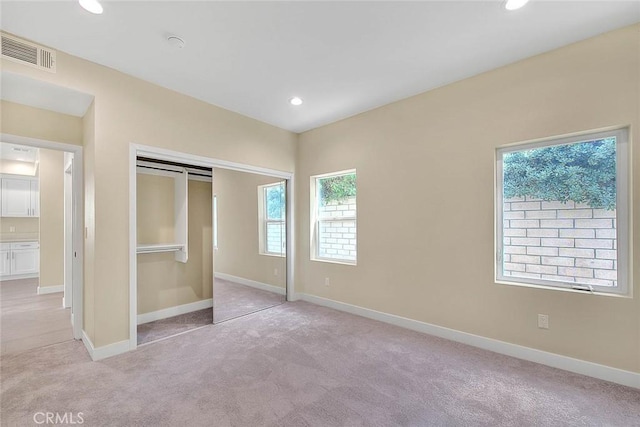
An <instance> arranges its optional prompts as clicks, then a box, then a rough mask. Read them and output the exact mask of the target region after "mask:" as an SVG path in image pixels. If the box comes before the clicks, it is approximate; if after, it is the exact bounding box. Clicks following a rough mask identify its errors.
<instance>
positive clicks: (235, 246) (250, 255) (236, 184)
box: [213, 169, 286, 288]
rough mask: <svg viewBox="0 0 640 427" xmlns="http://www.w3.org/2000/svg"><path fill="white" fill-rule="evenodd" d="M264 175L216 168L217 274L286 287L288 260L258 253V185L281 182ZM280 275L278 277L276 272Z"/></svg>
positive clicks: (214, 185)
mask: <svg viewBox="0 0 640 427" xmlns="http://www.w3.org/2000/svg"><path fill="white" fill-rule="evenodd" d="M280 181H282V180H281V179H277V178H271V177H268V176H263V175H256V174H250V173H245V172H236V171H232V170H228V169H215V171H214V184H213V187H214V194H216V196H217V200H218V250H217V251H216V253H215V269H216V273H225V274H230V275H232V276H236V277H242V278H244V279H249V280H255V281H257V282H261V283H266V284H269V285H273V286H279V287H282V288H284V287H285V286H286V279H285V278H286V258H284V257H276V256H270V255H261V254H260V253H259V252H258V249H259V247H258V186H259V185H264V184H271V183H274V182H280ZM276 269H277V270H278V275H275V270H276Z"/></svg>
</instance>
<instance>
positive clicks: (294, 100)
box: [289, 96, 302, 105]
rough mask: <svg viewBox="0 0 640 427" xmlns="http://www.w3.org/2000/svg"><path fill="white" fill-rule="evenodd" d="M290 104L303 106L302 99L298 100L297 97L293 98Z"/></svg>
mask: <svg viewBox="0 0 640 427" xmlns="http://www.w3.org/2000/svg"><path fill="white" fill-rule="evenodd" d="M289 102H290V103H291V105H302V99H301V98H298V97H297V96H294V97H293V98H291V99H290V100H289Z"/></svg>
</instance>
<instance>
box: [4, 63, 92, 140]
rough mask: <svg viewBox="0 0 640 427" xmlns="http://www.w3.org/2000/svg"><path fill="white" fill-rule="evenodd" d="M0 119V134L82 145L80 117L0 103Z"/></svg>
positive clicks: (10, 103) (6, 102)
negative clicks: (0, 132) (0, 131)
mask: <svg viewBox="0 0 640 427" xmlns="http://www.w3.org/2000/svg"><path fill="white" fill-rule="evenodd" d="M1 64H2V68H4V65H5V64H6V62H4V61H3V62H2V63H1ZM16 65H17V64H16ZM20 68H22V67H20ZM0 118H1V120H0V124H1V130H2V133H8V134H11V135H20V136H28V137H30V138H37V139H45V140H49V141H56V142H64V143H67V144H74V145H82V119H81V118H80V117H75V116H70V115H68V114H61V113H54V112H53V111H47V110H42V109H39V108H33V107H29V106H26V105H22V104H16V103H13V102H8V101H0Z"/></svg>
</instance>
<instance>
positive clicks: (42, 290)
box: [38, 285, 64, 295]
mask: <svg viewBox="0 0 640 427" xmlns="http://www.w3.org/2000/svg"><path fill="white" fill-rule="evenodd" d="M57 292H64V285H57V286H38V295H47V294H55V293H57Z"/></svg>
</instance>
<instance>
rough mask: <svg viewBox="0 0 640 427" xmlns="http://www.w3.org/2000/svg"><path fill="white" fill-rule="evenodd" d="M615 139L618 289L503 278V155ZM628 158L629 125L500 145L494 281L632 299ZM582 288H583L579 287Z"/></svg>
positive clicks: (495, 174) (516, 277)
mask: <svg viewBox="0 0 640 427" xmlns="http://www.w3.org/2000/svg"><path fill="white" fill-rule="evenodd" d="M609 137H615V138H616V168H617V172H616V193H617V196H616V199H617V200H616V217H615V219H614V221H616V223H617V226H616V227H615V229H616V241H617V249H614V250H616V251H617V254H618V256H617V259H618V265H617V274H618V277H617V286H616V287H615V288H613V287H607V286H601V285H586V289H579V288H578V287H577V286H581V285H582V284H581V283H580V282H577V283H572V282H565V281H560V280H557V281H556V280H548V279H538V278H526V277H520V276H515V275H514V276H505V275H504V268H503V257H504V254H503V250H504V246H505V245H504V235H503V234H504V221H503V216H504V212H503V204H504V203H503V202H504V200H503V186H504V177H503V174H504V165H503V163H504V155H505V154H508V153H513V152H518V151H524V150H532V149H539V148H546V147H553V146H561V145H570V144H578V143H586V142H592V141H595V140H599V139H603V138H609ZM630 159H631V144H630V143H629V126H623V127H618V128H609V129H607V130H594V131H587V132H580V133H576V134H573V135H564V136H560V137H549V138H544V139H539V140H534V141H524V142H517V143H511V144H507V145H502V146H499V147H497V148H496V149H495V155H494V161H495V163H494V165H495V166H494V220H495V223H494V224H495V225H494V227H495V232H494V249H495V258H494V273H495V276H494V278H495V282H496V283H500V284H506V285H516V286H530V287H538V288H543V289H551V290H563V289H571V290H573V291H575V292H577V293H585V292H587V293H591V294H592V295H601V296H602V295H604V296H622V297H629V298H631V297H633V285H632V283H633V282H632V275H633V272H632V270H633V268H632V266H633V258H632V255H633V254H632V252H633V250H632V245H631V241H630V238H629V236H630V231H631V230H632V228H630V227H631V226H632V223H631V218H632V216H633V212H632V210H631V209H632V208H631V205H630V204H629V200H633V197H632V196H633V194H632V193H631V191H632V190H631V179H629V175H630V174H629V170H630ZM582 286H585V285H582Z"/></svg>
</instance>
